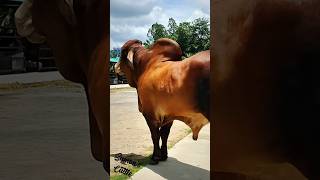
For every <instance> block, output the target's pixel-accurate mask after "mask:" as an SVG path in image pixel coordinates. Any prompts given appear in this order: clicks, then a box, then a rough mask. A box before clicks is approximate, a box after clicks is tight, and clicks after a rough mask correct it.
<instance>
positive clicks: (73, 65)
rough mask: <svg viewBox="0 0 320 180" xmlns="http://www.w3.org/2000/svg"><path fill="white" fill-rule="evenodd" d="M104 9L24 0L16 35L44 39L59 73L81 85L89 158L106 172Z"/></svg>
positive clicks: (98, 4) (72, 0) (98, 0)
mask: <svg viewBox="0 0 320 180" xmlns="http://www.w3.org/2000/svg"><path fill="white" fill-rule="evenodd" d="M108 7H109V4H108V1H106V0H90V1H88V0H52V1H43V0H26V1H25V2H24V3H23V4H22V6H21V7H20V8H19V9H18V11H17V13H16V22H17V28H18V32H20V34H21V35H22V36H25V37H27V38H28V39H29V40H31V41H34V42H42V41H43V38H46V40H47V42H48V44H49V45H50V47H51V48H52V50H53V54H54V56H55V62H56V65H57V68H58V69H59V71H60V73H61V74H62V75H63V76H64V77H65V78H66V79H68V80H70V81H73V82H77V83H81V84H82V85H83V86H84V88H85V91H86V94H87V100H88V104H89V122H90V136H91V150H92V154H93V156H94V158H95V159H96V160H98V161H103V162H104V167H105V169H106V170H107V171H108V172H109V169H110V167H109V166H110V165H109V151H110V150H109V134H108V131H109V123H108V121H107V118H108V116H109V115H108V113H109V110H107V105H108V97H109V96H107V94H108V92H109V88H108V87H107V74H108V73H107V71H108V68H107V66H108V65H107V50H108V49H109V47H108V45H109V37H108V34H109V28H107V23H108V21H107V20H108V19H109V17H108V14H109V13H108ZM31 18H32V20H31Z"/></svg>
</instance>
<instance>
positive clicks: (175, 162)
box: [132, 124, 210, 180]
mask: <svg viewBox="0 0 320 180" xmlns="http://www.w3.org/2000/svg"><path fill="white" fill-rule="evenodd" d="M168 156H169V158H168V159H167V161H165V162H160V163H159V164H158V165H156V166H154V165H148V166H146V167H145V168H143V169H142V170H140V171H139V172H138V173H136V174H135V175H134V176H133V177H132V179H133V180H141V179H152V180H163V179H174V180H209V179H210V124H208V125H206V126H205V127H204V128H203V129H202V130H201V131H200V133H199V139H198V140H197V141H194V140H192V134H190V135H188V136H187V137H185V138H184V139H183V140H181V141H179V142H178V143H177V144H176V145H175V146H174V147H173V148H172V149H170V150H169V152H168Z"/></svg>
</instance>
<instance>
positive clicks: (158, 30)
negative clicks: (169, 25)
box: [144, 23, 168, 47]
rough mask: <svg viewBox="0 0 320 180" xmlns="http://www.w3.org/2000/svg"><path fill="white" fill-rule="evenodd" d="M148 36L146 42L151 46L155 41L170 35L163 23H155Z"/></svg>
mask: <svg viewBox="0 0 320 180" xmlns="http://www.w3.org/2000/svg"><path fill="white" fill-rule="evenodd" d="M147 36H148V40H147V41H146V42H145V43H144V44H145V45H146V46H148V47H149V46H150V45H151V44H152V43H153V42H154V41H156V40H158V39H160V38H163V37H168V32H167V30H166V28H165V27H164V26H163V25H162V24H158V23H155V24H153V25H152V26H151V28H150V29H149V31H148V34H147Z"/></svg>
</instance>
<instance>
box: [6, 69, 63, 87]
mask: <svg viewBox="0 0 320 180" xmlns="http://www.w3.org/2000/svg"><path fill="white" fill-rule="evenodd" d="M62 79H63V77H62V76H61V74H60V73H59V72H58V71H49V72H30V73H21V74H7V75H0V84H8V83H17V82H18V83H34V82H45V81H55V80H62Z"/></svg>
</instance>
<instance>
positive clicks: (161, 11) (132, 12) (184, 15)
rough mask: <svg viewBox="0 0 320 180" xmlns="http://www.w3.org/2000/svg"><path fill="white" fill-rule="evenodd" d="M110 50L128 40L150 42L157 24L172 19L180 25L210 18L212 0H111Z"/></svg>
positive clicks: (166, 22) (165, 23)
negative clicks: (150, 32)
mask: <svg viewBox="0 0 320 180" xmlns="http://www.w3.org/2000/svg"><path fill="white" fill-rule="evenodd" d="M110 10H111V15H110V18H111V19H110V22H111V26H110V33H111V34H110V37H111V39H110V48H111V49H112V48H114V47H116V48H118V47H121V46H122V45H123V44H124V43H125V42H126V41H127V40H129V39H139V40H141V41H145V40H146V39H147V33H148V29H149V28H150V27H151V25H152V24H153V23H155V22H158V23H161V24H163V25H165V26H167V24H168V20H169V18H170V17H172V18H174V19H175V20H176V22H177V23H180V22H183V21H192V20H194V19H196V18H199V17H205V18H208V19H209V18H210V0H139V1H134V0H111V7H110Z"/></svg>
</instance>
